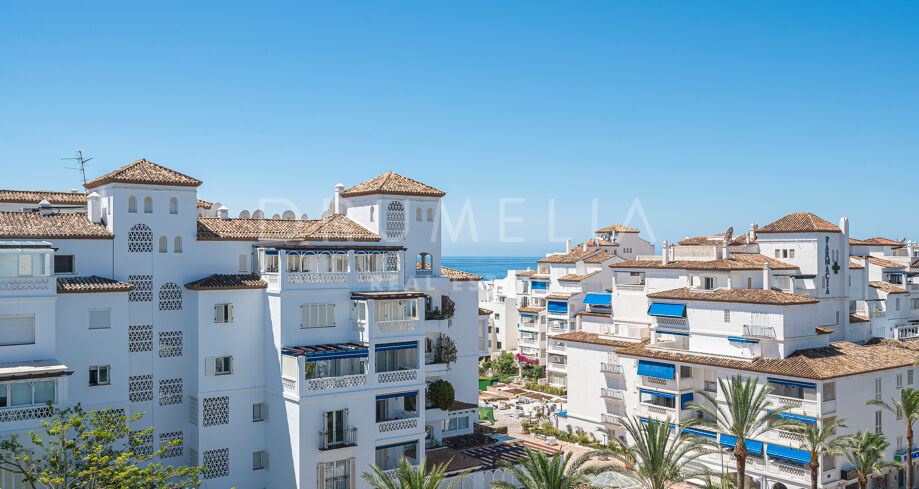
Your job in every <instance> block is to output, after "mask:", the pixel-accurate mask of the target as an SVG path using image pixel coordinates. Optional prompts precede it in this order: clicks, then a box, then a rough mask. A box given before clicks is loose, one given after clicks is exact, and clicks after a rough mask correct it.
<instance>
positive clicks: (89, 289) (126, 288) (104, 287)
mask: <svg viewBox="0 0 919 489" xmlns="http://www.w3.org/2000/svg"><path fill="white" fill-rule="evenodd" d="M132 290H134V284H128V283H125V282H119V281H117V280H112V279H110V278H104V277H99V276H97V275H89V276H85V277H58V278H57V293H58V294H79V293H101V292H130V291H132Z"/></svg>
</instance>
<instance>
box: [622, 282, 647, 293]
mask: <svg viewBox="0 0 919 489" xmlns="http://www.w3.org/2000/svg"><path fill="white" fill-rule="evenodd" d="M616 292H624V293H632V294H644V292H645V284H616Z"/></svg>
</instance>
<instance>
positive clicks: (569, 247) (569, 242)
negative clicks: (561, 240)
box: [565, 239, 571, 253]
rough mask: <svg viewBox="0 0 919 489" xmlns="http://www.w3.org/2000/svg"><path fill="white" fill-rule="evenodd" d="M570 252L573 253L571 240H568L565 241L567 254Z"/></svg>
mask: <svg viewBox="0 0 919 489" xmlns="http://www.w3.org/2000/svg"><path fill="white" fill-rule="evenodd" d="M569 251H571V240H570V239H566V240H565V253H568V252H569Z"/></svg>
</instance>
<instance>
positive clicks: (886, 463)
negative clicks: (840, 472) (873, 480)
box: [843, 430, 900, 489]
mask: <svg viewBox="0 0 919 489" xmlns="http://www.w3.org/2000/svg"><path fill="white" fill-rule="evenodd" d="M848 445H849V446H848V447H847V448H846V451H845V452H843V455H844V456H845V457H846V460H848V461H849V463H850V464H852V467H853V468H854V469H855V473H856V474H858V486H859V487H860V488H861V489H865V487H866V486H867V485H868V476H869V475H871V474H876V473H879V472H881V471H882V470H884V469H885V468H888V467H899V466H900V464H898V463H896V462H893V461H890V460H884V450H886V449H887V446H888V445H890V443H888V442H887V439H886V438H884V435H878V434H875V433H871V432H870V431H868V430H865V431H862V432H860V433H856V434H855V435H852V437H851V438H850V439H849V444H848Z"/></svg>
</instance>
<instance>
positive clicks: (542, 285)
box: [530, 280, 546, 290]
mask: <svg viewBox="0 0 919 489" xmlns="http://www.w3.org/2000/svg"><path fill="white" fill-rule="evenodd" d="M530 286H531V287H532V288H533V290H546V282H545V281H544V280H531V281H530Z"/></svg>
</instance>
